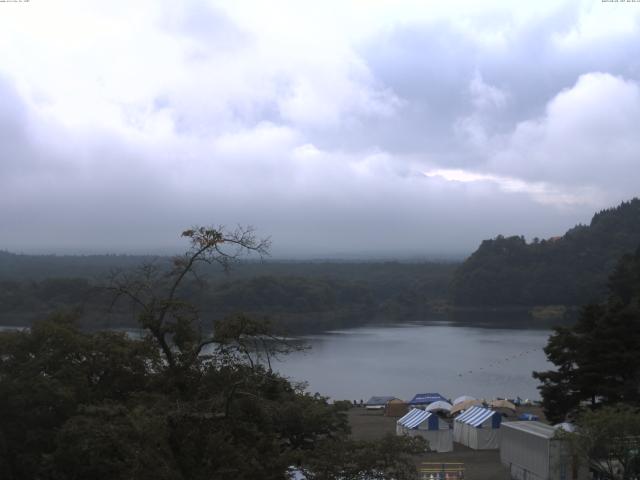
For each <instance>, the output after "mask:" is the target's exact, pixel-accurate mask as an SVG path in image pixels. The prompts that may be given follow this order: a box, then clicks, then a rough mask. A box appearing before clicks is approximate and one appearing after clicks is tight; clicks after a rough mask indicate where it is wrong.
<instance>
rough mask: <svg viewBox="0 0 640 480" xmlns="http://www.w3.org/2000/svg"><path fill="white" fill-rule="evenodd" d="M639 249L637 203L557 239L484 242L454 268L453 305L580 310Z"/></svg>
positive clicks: (607, 212) (599, 215)
mask: <svg viewBox="0 0 640 480" xmlns="http://www.w3.org/2000/svg"><path fill="white" fill-rule="evenodd" d="M638 244H640V200H639V199H637V198H634V199H633V200H631V201H628V202H623V203H622V204H620V205H619V206H617V207H615V208H611V209H606V210H602V211H600V212H598V213H596V214H595V215H594V216H593V218H592V220H591V223H590V224H589V225H577V226H576V227H574V228H572V229H570V230H569V231H567V232H566V233H565V234H564V235H562V236H560V237H553V238H550V239H543V240H540V239H537V238H535V239H533V241H531V242H527V241H526V240H525V238H524V237H522V236H512V237H504V236H502V235H499V236H498V237H496V238H495V239H492V240H485V241H483V242H482V243H481V245H480V246H479V247H478V249H477V250H476V251H475V252H474V253H473V254H472V255H471V256H470V257H469V258H468V259H467V260H466V261H465V262H464V263H463V264H462V265H461V266H460V268H458V270H457V271H456V272H455V275H454V278H453V281H452V284H451V298H452V300H453V302H454V303H455V304H456V305H474V306H504V305H520V306H533V305H582V304H585V303H589V302H593V301H597V300H598V299H599V298H601V297H602V296H603V295H605V294H606V289H607V277H608V275H609V274H610V273H611V272H612V271H613V269H614V268H615V265H616V262H617V261H618V259H619V258H620V257H621V256H622V255H624V254H626V253H628V252H632V251H634V250H635V248H636V247H637V246H638Z"/></svg>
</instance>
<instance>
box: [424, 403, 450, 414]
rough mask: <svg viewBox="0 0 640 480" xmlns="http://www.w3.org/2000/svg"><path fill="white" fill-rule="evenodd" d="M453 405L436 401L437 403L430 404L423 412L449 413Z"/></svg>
mask: <svg viewBox="0 0 640 480" xmlns="http://www.w3.org/2000/svg"><path fill="white" fill-rule="evenodd" d="M452 408H453V405H451V404H450V403H449V402H445V401H444V400H438V401H437V402H433V403H430V404H429V405H428V406H427V408H425V410H426V411H427V412H447V413H449V412H450V411H451V409H452Z"/></svg>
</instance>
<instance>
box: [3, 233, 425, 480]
mask: <svg viewBox="0 0 640 480" xmlns="http://www.w3.org/2000/svg"><path fill="white" fill-rule="evenodd" d="M183 236H185V237H188V239H189V242H190V246H191V248H190V249H189V250H188V252H187V253H186V254H185V255H184V256H179V257H175V258H174V261H173V262H172V267H170V268H168V269H167V268H164V269H156V268H152V267H149V266H148V265H141V266H139V267H136V268H134V269H132V270H129V271H127V272H121V273H119V274H115V275H113V276H111V277H110V279H109V283H108V286H107V291H108V292H109V293H111V295H112V296H114V299H115V301H116V302H118V301H120V302H123V301H130V302H133V303H134V304H135V305H136V321H137V325H138V327H139V328H140V329H141V330H142V331H143V332H144V333H145V334H144V335H141V336H140V337H139V338H132V337H131V336H128V335H127V334H125V333H123V332H114V331H112V330H105V331H98V332H86V331H83V330H82V329H81V328H79V326H78V324H77V319H78V317H77V316H75V315H60V314H59V315H57V316H54V317H53V318H49V319H47V320H39V321H36V322H34V324H33V326H32V328H30V329H27V330H14V331H8V332H0V352H2V354H1V355H0V392H1V394H0V425H1V428H0V478H2V479H3V480H4V479H6V480H32V479H52V480H53V479H55V480H79V479H94V480H132V479H136V480H152V479H153V480H163V479H166V480H181V479H183V480H204V479H211V478H216V479H221V480H222V479H228V480H243V479H246V480H248V479H254V478H260V479H265V480H268V479H273V480H286V479H290V478H292V473H293V471H297V472H298V473H302V474H304V476H305V478H308V479H309V480H323V479H327V480H328V479H336V478H340V479H344V480H358V479H362V478H379V479H386V478H394V479H397V480H409V479H412V478H416V474H417V472H416V467H415V462H414V461H413V459H412V455H413V454H418V453H424V451H425V449H426V443H425V442H424V441H423V440H422V439H420V438H410V437H396V436H392V435H387V436H386V437H384V438H382V439H380V440H374V441H357V440H354V439H351V438H350V437H349V433H350V428H349V424H348V420H347V416H346V410H347V409H348V408H349V406H350V402H348V401H347V402H344V401H343V402H335V403H333V404H330V403H328V401H327V399H326V398H324V397H322V396H320V395H319V394H314V395H312V394H309V393H306V392H305V391H304V387H303V385H300V384H293V383H291V382H290V381H289V380H287V379H286V378H283V377H281V376H280V375H279V374H278V373H277V372H274V371H273V370H272V369H271V361H270V359H271V358H273V356H274V355H285V354H287V353H288V352H291V351H295V350H296V349H298V348H299V347H298V346H297V345H296V344H292V343H291V342H289V340H288V339H287V338H284V337H281V336H278V335H276V334H274V332H273V331H272V330H271V329H270V326H269V324H268V322H263V321H262V320H256V319H252V318H249V317H248V316H246V315H236V316H230V317H228V318H225V319H224V320H221V321H219V322H216V326H215V332H213V331H209V332H207V333H204V332H203V329H201V328H200V327H201V326H202V325H203V323H207V319H205V318H202V317H201V316H200V314H199V312H198V311H197V309H196V308H194V305H192V304H190V303H189V301H188V299H186V298H184V297H183V295H182V293H183V290H182V289H181V288H180V287H181V286H182V285H183V284H184V282H186V281H187V279H189V278H193V277H195V278H198V277H199V276H200V273H198V272H197V270H198V269H197V266H200V265H202V264H207V263H217V264H219V265H220V264H222V266H224V267H226V266H227V261H228V260H229V258H230V256H229V254H227V253H224V252H223V251H221V250H220V247H221V245H222V244H224V245H228V244H229V243H233V244H235V245H239V246H240V247H241V249H243V250H248V251H263V250H264V249H265V245H264V244H263V243H261V242H260V241H259V240H256V239H255V237H253V236H252V235H251V232H250V231H241V232H240V233H239V234H236V233H234V232H232V233H231V234H227V233H226V232H221V231H218V230H215V229H208V228H201V229H197V230H188V231H186V232H185V233H184V234H183ZM223 247H224V246H223ZM230 255H231V258H232V257H233V256H234V255H235V254H233V253H232V254H230Z"/></svg>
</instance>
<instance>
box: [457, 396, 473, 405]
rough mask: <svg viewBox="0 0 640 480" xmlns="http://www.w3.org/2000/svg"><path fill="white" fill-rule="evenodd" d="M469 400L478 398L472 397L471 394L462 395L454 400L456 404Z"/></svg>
mask: <svg viewBox="0 0 640 480" xmlns="http://www.w3.org/2000/svg"><path fill="white" fill-rule="evenodd" d="M467 400H477V398H476V397H472V396H471V395H460V396H459V397H458V398H456V399H455V400H454V401H453V404H454V405H456V404H457V403H462V402H466V401H467Z"/></svg>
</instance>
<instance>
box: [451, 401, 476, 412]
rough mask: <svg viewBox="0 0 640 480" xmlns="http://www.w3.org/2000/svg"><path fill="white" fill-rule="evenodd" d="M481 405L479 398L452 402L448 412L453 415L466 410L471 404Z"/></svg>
mask: <svg viewBox="0 0 640 480" xmlns="http://www.w3.org/2000/svg"><path fill="white" fill-rule="evenodd" d="M481 405H482V402H481V401H480V400H465V401H464V402H460V403H454V404H453V407H452V408H451V411H450V412H449V413H450V414H451V415H454V414H456V413H458V412H461V411H463V410H467V409H469V408H471V407H473V406H481Z"/></svg>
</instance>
